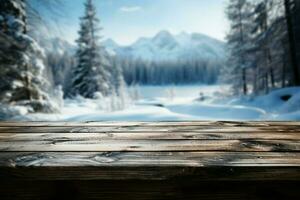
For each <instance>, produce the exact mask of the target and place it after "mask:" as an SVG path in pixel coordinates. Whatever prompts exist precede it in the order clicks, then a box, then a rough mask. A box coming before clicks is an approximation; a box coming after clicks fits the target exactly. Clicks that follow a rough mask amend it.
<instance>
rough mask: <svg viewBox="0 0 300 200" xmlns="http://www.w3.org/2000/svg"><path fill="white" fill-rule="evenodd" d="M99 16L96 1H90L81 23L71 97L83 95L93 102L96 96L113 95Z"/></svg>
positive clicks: (87, 3)
mask: <svg viewBox="0 0 300 200" xmlns="http://www.w3.org/2000/svg"><path fill="white" fill-rule="evenodd" d="M96 15H97V14H96V7H95V6H94V4H93V0H87V1H86V3H85V14H84V16H83V17H82V18H81V23H80V31H79V39H78V40H77V43H78V50H77V53H76V56H77V65H76V66H75V68H74V69H73V72H72V73H73V78H72V80H71V88H70V91H69V94H68V96H69V97H75V96H77V95H80V96H83V97H85V98H94V97H95V96H94V95H95V93H98V94H99V93H101V94H102V95H103V96H107V95H109V94H110V93H111V89H112V88H111V84H110V80H111V74H110V73H109V67H110V63H109V60H108V58H107V55H106V53H105V50H104V49H103V48H102V47H101V46H100V43H99V40H100V37H99V36H98V33H99V31H100V30H101V28H100V27H99V19H98V18H97V16H96Z"/></svg>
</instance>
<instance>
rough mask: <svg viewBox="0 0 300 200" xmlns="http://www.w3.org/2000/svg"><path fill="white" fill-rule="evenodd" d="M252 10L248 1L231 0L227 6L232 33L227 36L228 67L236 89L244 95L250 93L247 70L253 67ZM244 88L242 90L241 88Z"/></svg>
mask: <svg viewBox="0 0 300 200" xmlns="http://www.w3.org/2000/svg"><path fill="white" fill-rule="evenodd" d="M251 9H252V6H251V4H250V3H249V1H248V0H230V1H229V4H228V6H227V16H228V19H229V20H230V32H229V34H228V35H227V39H228V48H229V50H230V55H229V59H228V67H229V68H230V69H231V70H230V71H231V72H230V73H231V74H234V77H233V78H232V80H233V81H234V87H233V88H234V89H235V90H238V91H236V92H237V93H240V89H242V92H243V94H244V95H246V94H247V93H248V86H247V68H249V67H251V62H249V58H248V55H249V54H248V51H249V49H251V46H252V44H251V12H252V11H251ZM241 86H242V88H241Z"/></svg>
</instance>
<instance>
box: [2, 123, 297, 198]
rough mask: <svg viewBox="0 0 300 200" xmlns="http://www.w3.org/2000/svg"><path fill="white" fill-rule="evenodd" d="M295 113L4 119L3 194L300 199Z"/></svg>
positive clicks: (44, 196) (68, 196) (17, 195)
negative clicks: (242, 118) (282, 117)
mask: <svg viewBox="0 0 300 200" xmlns="http://www.w3.org/2000/svg"><path fill="white" fill-rule="evenodd" d="M299 183H300V123H299V122H82V123H80V122H17V123H16V122H0V199H1V200H2V199H59V198H65V199H66V198H70V197H71V198H72V199H110V200H112V199H118V200H120V199H139V200H144V199H172V200H174V199H268V197H270V196H272V195H273V196H274V195H276V196H275V198H274V197H273V198H272V199H299V197H300V192H299V190H298V186H299Z"/></svg>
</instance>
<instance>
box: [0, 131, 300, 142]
mask: <svg viewBox="0 0 300 200" xmlns="http://www.w3.org/2000/svg"><path fill="white" fill-rule="evenodd" d="M109 139H110V140H112V139H113V140H147V139H149V140H300V133H293V132H291V133H285V134H282V133H277V132H262V133H251V134H249V133H245V132H241V133H218V132H217V133H205V132H199V133H195V132H173V133H160V132H149V133H145V132H131V133H130V132H124V133H122V132H120V133H88V134H78V133H76V134H74V133H0V142H31V141H36V140H43V141H78V140H81V141H92V140H109Z"/></svg>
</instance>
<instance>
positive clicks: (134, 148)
mask: <svg viewBox="0 0 300 200" xmlns="http://www.w3.org/2000/svg"><path fill="white" fill-rule="evenodd" d="M0 151H2V152H24V151H25V152H26V151H27V152H28V151H32V152H50V151H51V152H89V151H110V152H119V151H123V152H145V151H147V152H189V151H227V152H242V151H245V152H249V151H252V152H299V151H300V141H295V140H119V141H117V140H88V141H84V140H65V139H64V138H62V139H58V140H43V139H42V138H39V137H37V138H35V140H34V139H33V140H32V141H12V142H6V141H4V142H3V141H0Z"/></svg>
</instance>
